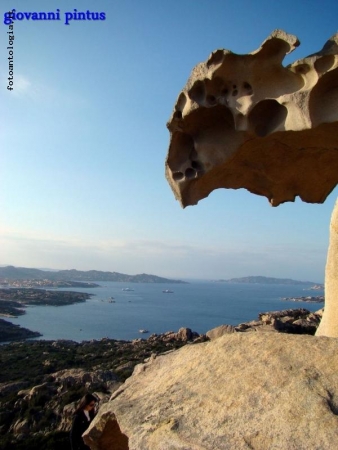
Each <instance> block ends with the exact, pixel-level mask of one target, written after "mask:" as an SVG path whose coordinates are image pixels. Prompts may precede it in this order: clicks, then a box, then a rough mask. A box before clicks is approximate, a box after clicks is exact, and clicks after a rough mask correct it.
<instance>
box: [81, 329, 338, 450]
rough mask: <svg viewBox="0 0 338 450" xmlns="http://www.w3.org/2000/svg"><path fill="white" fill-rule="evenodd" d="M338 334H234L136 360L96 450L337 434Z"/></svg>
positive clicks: (239, 444) (103, 417) (302, 442)
mask: <svg viewBox="0 0 338 450" xmlns="http://www.w3.org/2000/svg"><path fill="white" fill-rule="evenodd" d="M337 370H338V341H337V340H336V339H330V338H326V337H322V338H316V337H312V336H304V335H303V336H295V335H288V334H279V333H231V334H227V335H224V336H222V337H220V338H218V339H215V340H213V341H210V342H207V343H202V344H197V345H188V346H185V347H183V348H181V349H180V350H177V351H175V352H172V353H169V354H167V355H165V356H159V357H157V358H155V359H151V360H150V361H149V362H148V363H147V364H143V365H139V366H137V367H136V369H135V372H134V374H133V375H132V377H130V378H129V379H128V380H127V381H126V383H125V384H124V385H123V386H121V388H120V389H119V390H118V391H116V392H115V393H114V394H113V396H112V399H111V401H110V402H108V403H107V404H106V405H105V406H103V407H102V409H101V411H100V415H99V417H98V418H97V419H96V421H95V422H94V423H93V426H92V427H91V429H90V430H89V431H88V432H87V433H86V437H85V440H86V442H87V443H88V444H89V445H90V446H91V449H92V450H106V449H107V450H108V449H109V450H116V449H120V450H127V449H129V450H165V449H166V450H167V449H168V450H169V449H170V450H176V449H177V450H178V449H180V450H183V449H189V450H197V449H198V450H202V449H203V450H215V449H217V450H225V449H227V450H234V449H236V450H242V449H243V450H244V449H245V450H247V449H250V448H255V449H259V450H308V449H329V448H335V447H336V445H337V440H338V378H337V376H336V373H337Z"/></svg>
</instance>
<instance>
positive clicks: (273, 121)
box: [249, 100, 287, 137]
mask: <svg viewBox="0 0 338 450" xmlns="http://www.w3.org/2000/svg"><path fill="white" fill-rule="evenodd" d="M286 116H287V109H286V108H285V106H283V105H281V104H280V103H278V102H277V101H276V100H263V101H261V102H259V103H258V104H257V105H256V106H255V107H254V109H253V110H252V111H251V113H250V114H249V125H250V129H251V130H252V131H254V132H255V134H256V135H257V136H260V137H264V136H267V135H268V134H271V133H273V132H274V131H275V130H276V129H277V128H279V127H280V126H281V125H283V124H284V122H285V119H286Z"/></svg>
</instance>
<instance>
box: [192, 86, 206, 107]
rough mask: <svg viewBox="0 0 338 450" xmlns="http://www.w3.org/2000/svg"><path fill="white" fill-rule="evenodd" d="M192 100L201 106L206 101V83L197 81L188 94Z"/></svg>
mask: <svg viewBox="0 0 338 450" xmlns="http://www.w3.org/2000/svg"><path fill="white" fill-rule="evenodd" d="M188 95H189V97H190V98H191V100H194V101H195V102H196V103H198V104H200V103H202V102H203V100H204V96H205V87H204V83H203V81H201V80H198V81H196V83H195V84H194V85H193V86H192V88H191V89H190V91H189V92H188Z"/></svg>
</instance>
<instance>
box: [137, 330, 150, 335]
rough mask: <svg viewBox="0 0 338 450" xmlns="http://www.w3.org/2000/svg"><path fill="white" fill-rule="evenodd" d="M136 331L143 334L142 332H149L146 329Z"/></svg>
mask: <svg viewBox="0 0 338 450" xmlns="http://www.w3.org/2000/svg"><path fill="white" fill-rule="evenodd" d="M138 332H139V333H143V334H144V333H149V331H148V330H138Z"/></svg>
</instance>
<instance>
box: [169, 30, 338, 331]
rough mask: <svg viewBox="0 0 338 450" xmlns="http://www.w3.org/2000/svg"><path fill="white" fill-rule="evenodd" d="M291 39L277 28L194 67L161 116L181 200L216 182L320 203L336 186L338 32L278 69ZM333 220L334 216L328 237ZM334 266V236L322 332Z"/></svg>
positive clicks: (333, 294) (335, 293)
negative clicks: (254, 43)
mask: <svg viewBox="0 0 338 450" xmlns="http://www.w3.org/2000/svg"><path fill="white" fill-rule="evenodd" d="M298 45H299V41H298V39H297V38H296V37H295V36H292V35H289V34H287V33H285V32H283V31H280V30H276V31H274V32H273V33H272V34H271V35H270V36H269V37H268V39H267V40H266V41H265V42H263V44H262V46H261V48H260V49H258V50H256V51H255V52H253V53H251V54H248V55H236V54H234V53H232V52H230V51H229V50H217V51H215V52H213V53H212V54H211V55H210V56H209V58H208V60H207V61H206V62H204V63H201V64H198V65H197V66H196V67H195V68H194V69H193V71H192V74H191V76H190V78H189V80H188V82H187V84H186V86H185V88H184V89H183V90H182V92H181V93H180V95H179V97H178V99H177V102H176V104H175V108H174V112H173V114H172V117H171V119H170V120H169V122H168V128H169V131H170V136H171V137H170V147H169V152H168V156H167V159H166V177H167V179H168V182H169V184H170V186H171V188H172V190H173V192H174V194H175V196H176V198H177V199H178V200H179V201H180V203H181V205H182V206H183V207H185V206H187V205H194V204H196V203H198V201H199V200H200V199H202V198H205V197H207V196H208V195H209V194H210V192H212V191H213V190H214V189H217V188H233V189H238V188H246V189H248V190H249V191H250V192H252V193H255V194H258V195H264V196H266V197H267V198H268V199H269V201H270V203H271V205H273V206H278V205H279V204H281V203H283V202H286V201H294V199H295V197H296V196H299V197H300V198H301V199H302V200H303V201H306V202H309V203H322V202H324V200H325V199H326V197H327V196H328V194H329V193H330V192H331V191H332V190H333V188H334V187H335V186H336V185H337V183H338V34H335V35H334V36H332V38H331V39H329V40H328V41H327V42H326V44H325V45H324V47H323V49H322V50H321V51H319V52H317V53H314V54H312V55H310V56H308V57H306V58H304V59H301V60H298V61H296V62H294V63H293V64H290V65H289V66H287V67H284V66H283V65H282V61H283V59H284V56H285V55H286V54H287V53H290V52H292V51H293V50H294V49H295V47H297V46H298ZM336 209H337V210H338V206H336ZM334 221H335V223H336V224H337V223H338V213H334V214H333V218H332V222H331V238H332V239H335V238H334V236H337V232H336V231H335V230H337V228H338V225H334V224H333V222H334ZM337 269H338V244H337V243H332V245H331V247H330V252H329V256H328V263H327V270H326V276H327V277H329V279H328V280H327V281H326V285H325V291H326V292H325V295H326V306H325V308H326V312H325V313H324V318H323V324H322V326H321V327H320V329H319V334H320V335H326V336H332V337H338V290H337V283H338V281H337V279H338V270H337ZM329 290H330V292H329ZM334 314H336V315H335V317H334Z"/></svg>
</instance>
